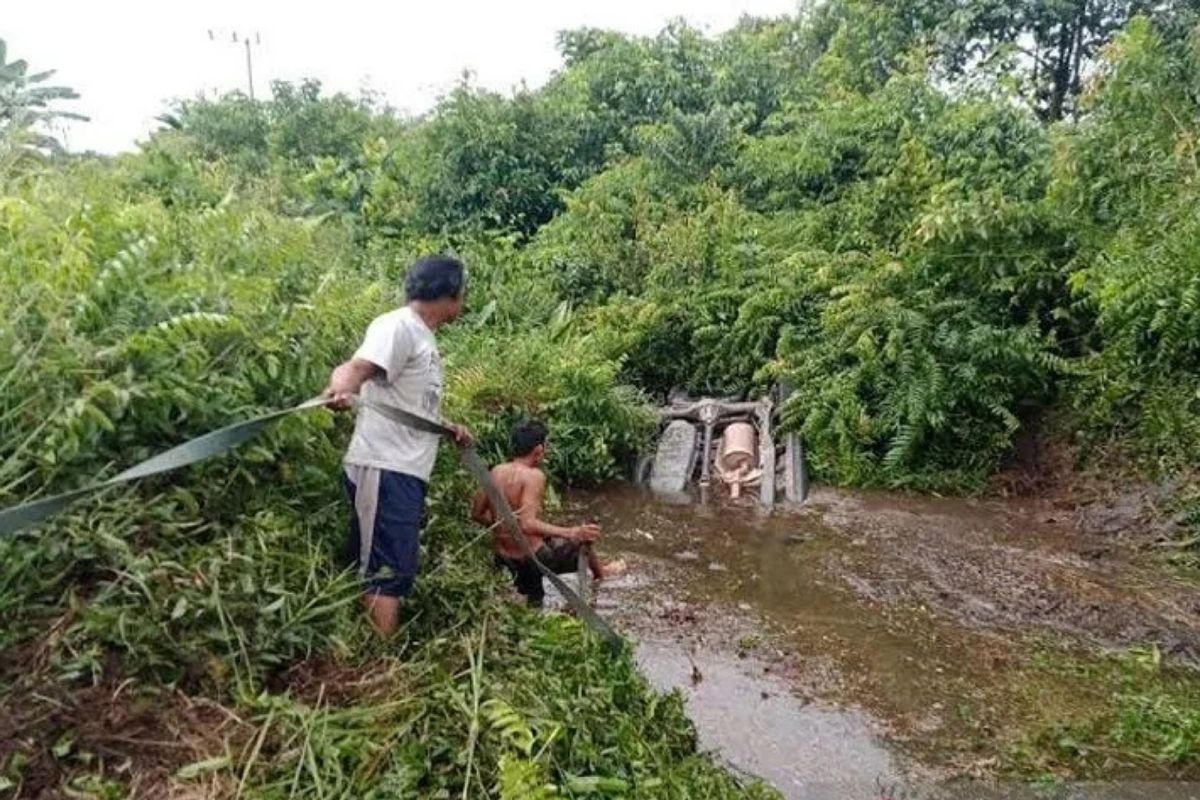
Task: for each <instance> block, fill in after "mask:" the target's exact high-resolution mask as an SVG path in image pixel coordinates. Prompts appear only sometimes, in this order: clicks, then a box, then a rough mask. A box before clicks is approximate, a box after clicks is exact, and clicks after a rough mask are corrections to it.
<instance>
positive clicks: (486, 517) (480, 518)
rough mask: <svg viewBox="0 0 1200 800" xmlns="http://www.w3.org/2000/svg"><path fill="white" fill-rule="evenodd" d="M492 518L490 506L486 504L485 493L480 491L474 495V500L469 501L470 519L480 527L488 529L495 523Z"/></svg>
mask: <svg viewBox="0 0 1200 800" xmlns="http://www.w3.org/2000/svg"><path fill="white" fill-rule="evenodd" d="M494 516H495V515H494V514H492V505H491V503H489V502H488V498H487V493H486V492H484V491H483V490H482V489H480V490H479V491H478V492H476V493H475V499H474V500H472V501H471V519H473V520H475V521H476V522H478V523H479V524H480V525H483V526H485V527H490V526H491V525H493V524H494V523H495V521H496V520H495V519H494Z"/></svg>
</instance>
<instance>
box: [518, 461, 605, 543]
mask: <svg viewBox="0 0 1200 800" xmlns="http://www.w3.org/2000/svg"><path fill="white" fill-rule="evenodd" d="M545 496H546V476H545V474H544V473H542V472H540V471H538V472H535V473H534V474H533V475H532V476H531V477H530V478H529V479H528V480H527V481H526V482H525V486H524V489H523V491H522V492H521V507H520V508H519V509H517V520H518V521H519V522H520V523H521V531H522V532H524V533H526V534H533V535H535V536H558V537H560V538H562V539H574V540H575V541H578V542H593V541H595V540H596V539H598V538H599V537H600V527H599V526H598V525H576V526H575V527H572V528H564V527H562V526H560V525H552V524H550V523H549V522H546V521H545V520H544V519H542V518H541V517H542V501H543V500H544V499H545Z"/></svg>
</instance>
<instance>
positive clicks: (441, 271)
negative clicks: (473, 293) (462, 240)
mask: <svg viewBox="0 0 1200 800" xmlns="http://www.w3.org/2000/svg"><path fill="white" fill-rule="evenodd" d="M466 281H467V269H466V267H464V266H463V263H462V262H461V261H459V260H458V259H457V258H453V257H451V256H442V255H436V256H425V257H424V258H421V259H418V260H417V261H416V263H414V264H413V265H412V266H411V267H409V270H408V277H407V278H405V279H404V292H405V294H406V295H407V296H408V299H409V301H410V302H411V301H413V300H441V299H442V298H443V297H450V298H456V297H460V296H461V295H462V292H463V286H464V285H465V284H466Z"/></svg>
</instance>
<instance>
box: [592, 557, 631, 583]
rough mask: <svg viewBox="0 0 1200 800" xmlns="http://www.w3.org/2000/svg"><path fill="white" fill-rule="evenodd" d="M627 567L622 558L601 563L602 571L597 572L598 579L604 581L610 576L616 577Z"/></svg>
mask: <svg viewBox="0 0 1200 800" xmlns="http://www.w3.org/2000/svg"><path fill="white" fill-rule="evenodd" d="M626 569H627V565H626V564H625V562H624V561H622V560H621V559H617V560H616V561H606V562H605V563H604V564H601V565H600V572H599V574H597V575H596V576H595V577H596V580H598V581H602V580H606V579H608V578H615V577H616V576H617V575H620V574H621V573H622V572H624V571H625V570H626Z"/></svg>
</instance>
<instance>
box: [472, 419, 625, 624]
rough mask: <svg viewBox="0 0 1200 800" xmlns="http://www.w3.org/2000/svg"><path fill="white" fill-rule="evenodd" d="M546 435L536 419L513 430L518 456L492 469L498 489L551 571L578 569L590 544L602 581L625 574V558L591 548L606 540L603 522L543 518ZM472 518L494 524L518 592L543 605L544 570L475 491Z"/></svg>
mask: <svg viewBox="0 0 1200 800" xmlns="http://www.w3.org/2000/svg"><path fill="white" fill-rule="evenodd" d="M546 435H547V431H546V426H545V425H544V424H543V423H541V422H538V421H536V420H533V421H530V422H524V423H521V424H519V425H518V426H517V427H516V428H514V429H513V433H512V450H511V458H512V460H511V461H508V462H507V463H504V464H499V465H497V466H496V467H493V468H492V479H493V480H494V481H495V482H496V487H497V488H498V489H499V490H500V491H501V492H502V493H503V494H504V498H505V499H506V500H507V501H508V504H509V505H510V506H512V508H513V511H514V512H515V513H516V515H517V519H518V520H519V521H520V523H521V532H522V533H524V534H525V536H526V538H528V539H529V544H530V546H531V547H532V548H533V550H534V552H535V553H536V554H537V557H538V560H539V561H541V562H542V563H543V564H545V565H546V566H547V567H548V568H549V569H551V570H553V571H555V572H557V573H560V574H561V573H565V572H574V571H575V569H576V565H577V563H578V559H579V549H580V548H581V547H587V556H588V566H589V568H590V569H591V571H592V575H593V576H594V577H595V578H596V579H597V580H603V579H604V578H607V577H611V576H612V575H616V574H618V573H620V572H622V571H623V570H624V569H625V564H624V562H621V561H613V562H608V563H604V562H601V561H600V559H599V557H597V556H596V554H595V552H594V551H593V550H592V548H591V543H592V542H595V541H596V540H597V539H598V538H600V526H599V525H595V524H590V523H589V524H586V525H576V526H574V527H569V528H565V527H562V526H560V525H554V524H552V523H549V522H546V521H545V520H544V519H542V518H541V514H542V502H543V500H544V499H545V495H546V474H545V473H544V472H542V470H541V468H540V467H541V464H542V461H544V460H545V458H546ZM471 516H472V518H473V519H475V521H476V522H479V523H480V524H482V525H488V526H493V527H494V541H495V546H496V561H497V563H498V564H499V565H501V566H504V567H506V568H507V569H508V570H509V571H510V572H512V574H513V580H514V583H515V584H516V587H517V591H519V592H520V593H521V594H523V595H525V597H526V598H528V600H529V602H530V604H532V605H540V604H541V602H542V599H543V597H544V596H545V590H544V588H543V586H542V574H541V572H539V571H538V569H537V567H536V566H535V565H534V564H533V562H532V561H531V560H530V559H528V558H526V557H525V554H524V551H523V550H522V549H521V546H520V545H519V544H518V543H517V541H516V539H515V538H514V537H513V535H512V534H511V533H510V532H509V531H508V530H506V529H505V527H504V526H503V525H497V524H496V514H495V511H494V510H493V509H492V507H491V503H490V502H489V501H488V499H487V495H486V494H484V493H483V492H478V493H477V494H476V495H475V501H474V503H473V506H472V509H471Z"/></svg>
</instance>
